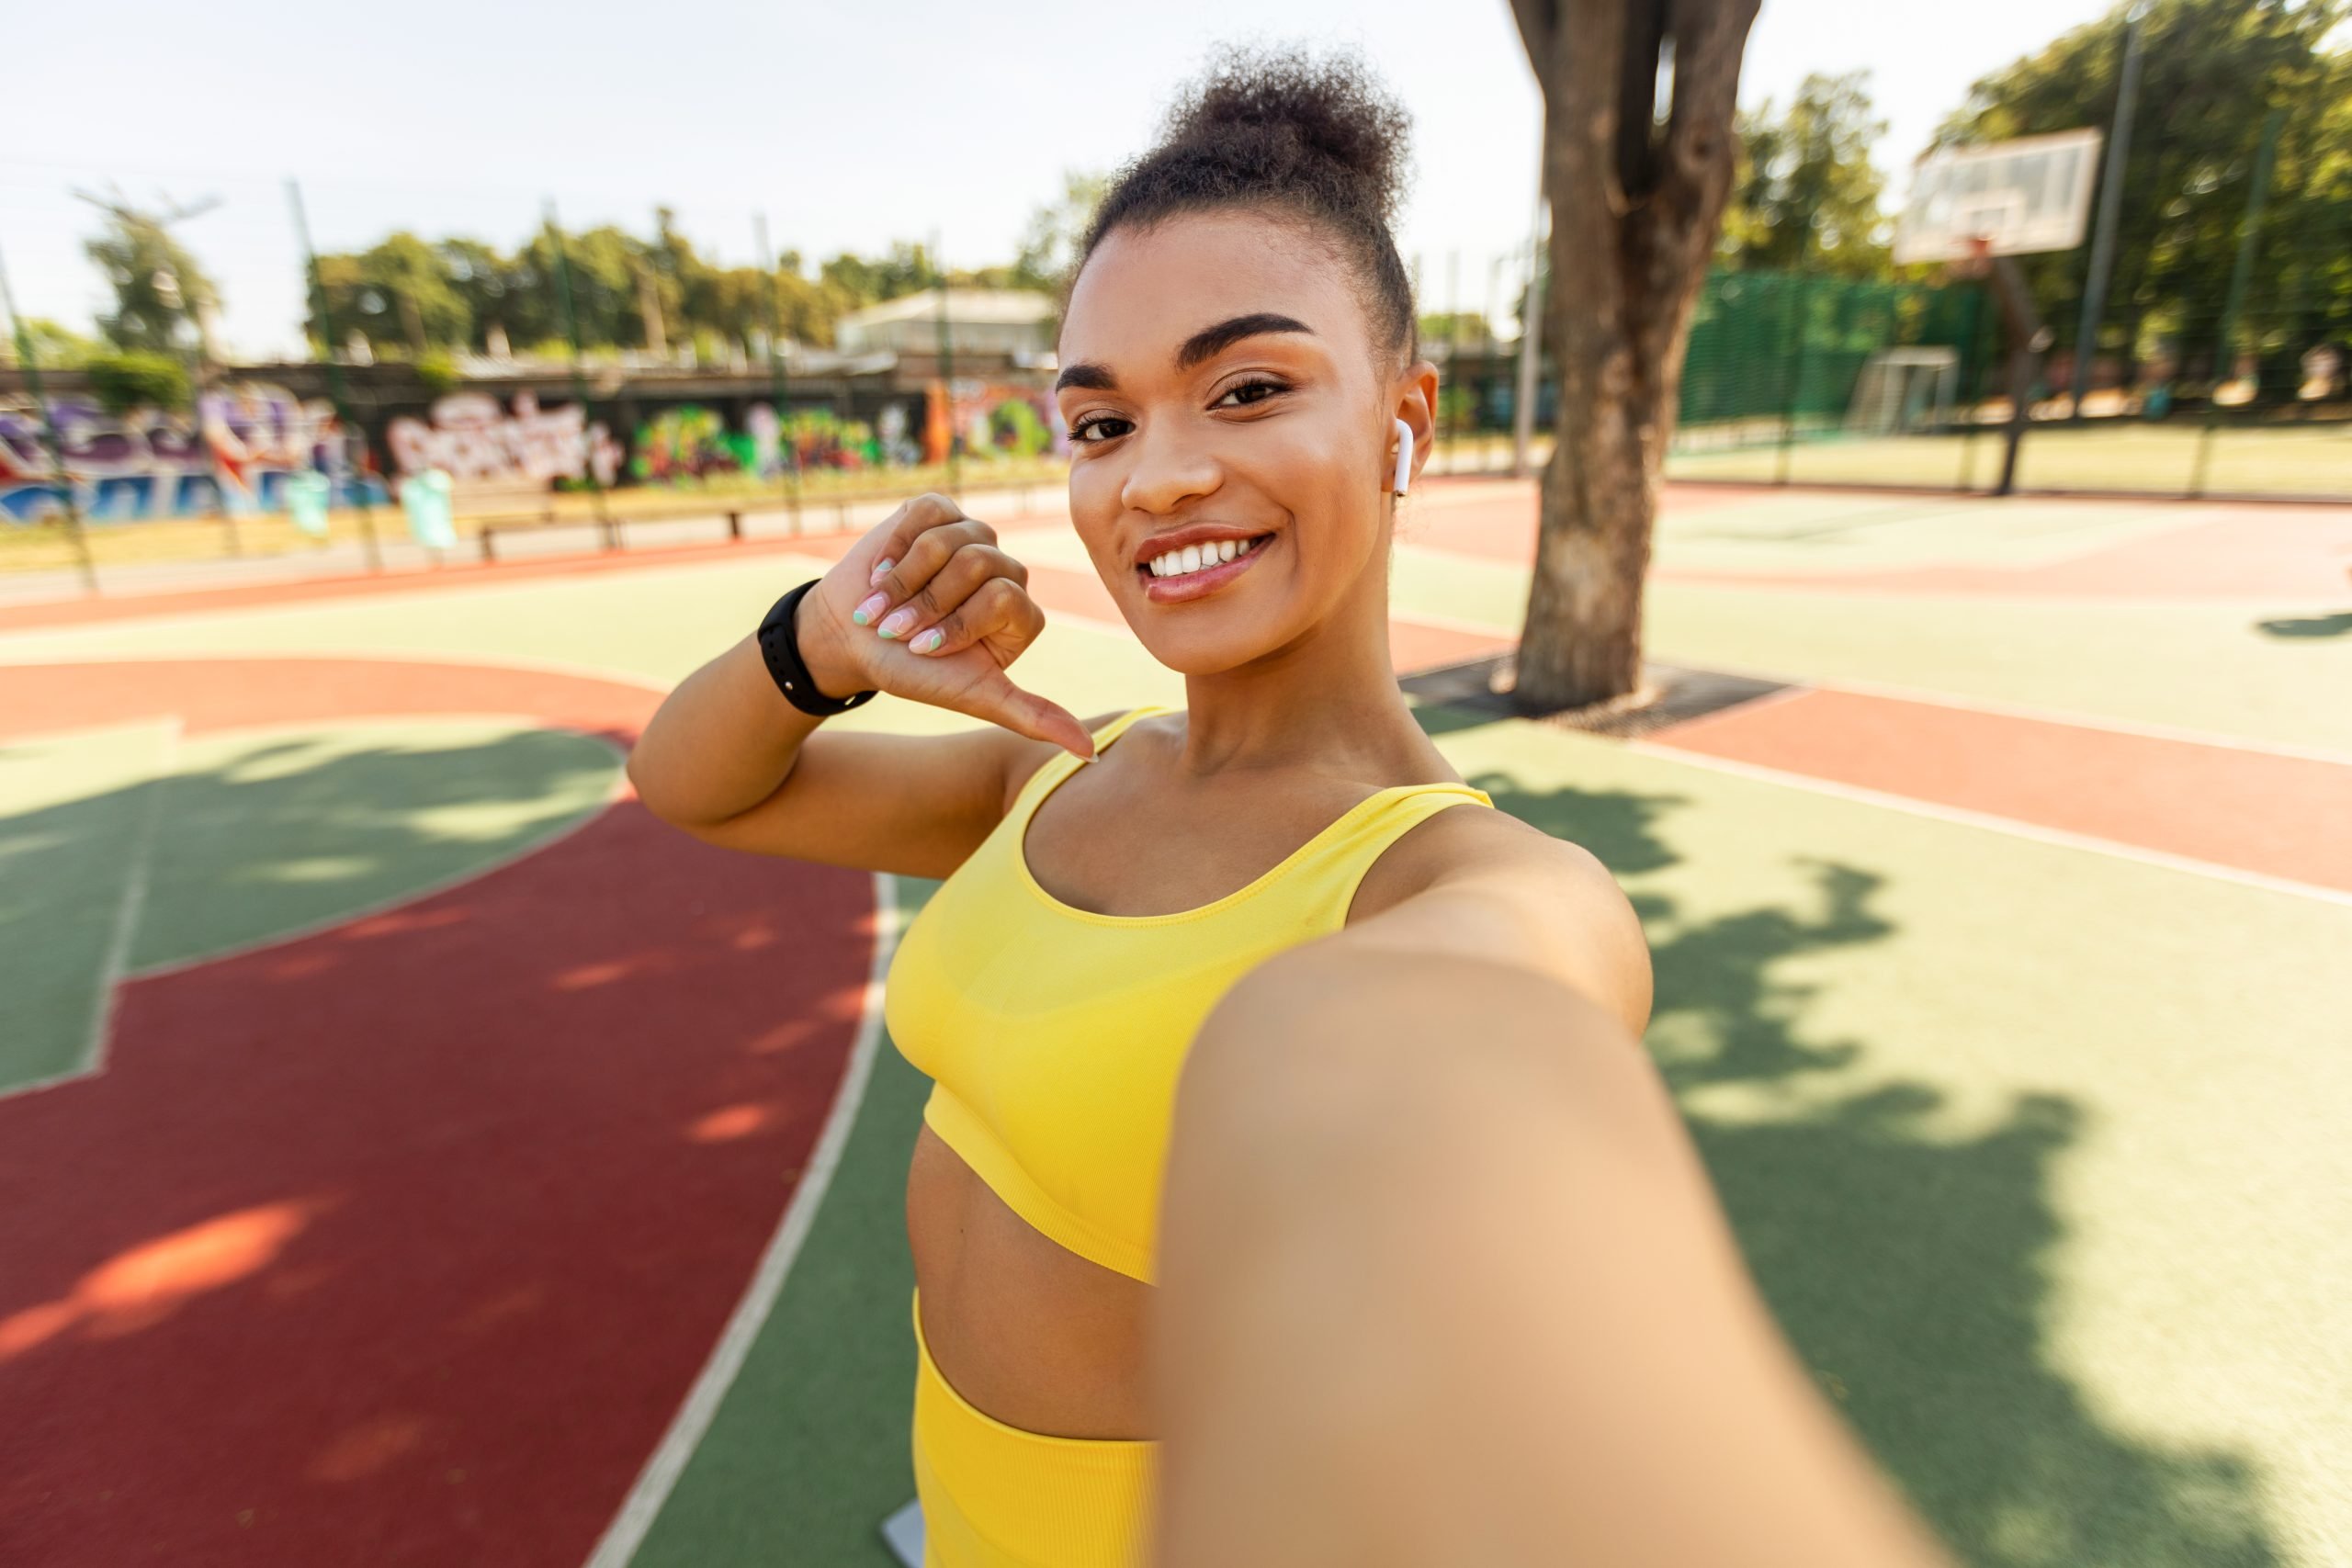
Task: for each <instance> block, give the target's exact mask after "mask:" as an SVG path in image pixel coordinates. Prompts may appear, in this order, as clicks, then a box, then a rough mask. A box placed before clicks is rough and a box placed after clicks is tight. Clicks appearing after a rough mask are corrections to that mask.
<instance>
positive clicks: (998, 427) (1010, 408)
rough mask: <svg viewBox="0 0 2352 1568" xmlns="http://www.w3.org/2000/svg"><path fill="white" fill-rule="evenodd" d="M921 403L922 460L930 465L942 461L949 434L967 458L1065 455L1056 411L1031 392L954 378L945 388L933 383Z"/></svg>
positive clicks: (1038, 393) (1066, 444) (1066, 439)
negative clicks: (923, 413) (923, 419)
mask: <svg viewBox="0 0 2352 1568" xmlns="http://www.w3.org/2000/svg"><path fill="white" fill-rule="evenodd" d="M925 401H926V403H927V404H928V408H927V411H926V412H928V414H929V418H928V420H927V421H926V422H925V424H924V428H923V456H924V457H925V459H926V460H928V461H930V462H933V463H937V462H942V461H944V460H945V458H946V457H947V447H948V441H949V438H950V436H951V434H952V435H953V436H955V437H956V438H957V440H958V442H959V445H960V446H961V448H962V451H963V455H964V456H965V457H980V458H988V457H1042V456H1043V455H1044V454H1046V453H1047V452H1059V453H1067V452H1068V451H1069V430H1068V429H1067V428H1066V427H1065V426H1064V425H1063V423H1062V417H1061V410H1060V408H1059V407H1058V406H1057V404H1056V403H1055V401H1054V400H1053V399H1052V398H1050V397H1048V396H1046V394H1045V393H1043V392H1041V391H1037V390H1035V389H1031V388H1027V387H1017V386H1009V385H1005V384H1003V383H1000V382H995V381H978V380H969V381H967V380H965V379H963V378H960V377H959V378H957V379H956V381H955V382H954V384H953V385H952V386H949V387H946V388H942V387H941V385H940V384H939V383H938V382H936V381H933V383H932V384H931V389H930V393H929V395H928V397H927V398H926V399H925Z"/></svg>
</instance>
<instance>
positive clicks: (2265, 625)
mask: <svg viewBox="0 0 2352 1568" xmlns="http://www.w3.org/2000/svg"><path fill="white" fill-rule="evenodd" d="M2254 625H2255V629H2256V630H2257V631H2259V632H2261V633H2263V634H2264V635H2265V636H2267V637H2352V610H2338V611H2336V612H2335V614H2334V615H2311V616H2305V617H2300V618H2298V617H2294V616H2285V617H2281V618H2280V619H2278V620H2275V621H2256V622H2255V624H2254Z"/></svg>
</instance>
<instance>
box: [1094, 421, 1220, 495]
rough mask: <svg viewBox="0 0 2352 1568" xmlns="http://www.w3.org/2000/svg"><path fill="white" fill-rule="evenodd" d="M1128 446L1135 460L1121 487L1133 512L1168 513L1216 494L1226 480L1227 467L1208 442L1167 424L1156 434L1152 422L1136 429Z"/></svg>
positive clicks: (1122, 493) (1120, 492) (1120, 490)
mask: <svg viewBox="0 0 2352 1568" xmlns="http://www.w3.org/2000/svg"><path fill="white" fill-rule="evenodd" d="M1128 449H1129V450H1130V451H1131V452H1133V453H1134V455H1135V460H1134V464H1133V466H1132V467H1130V468H1128V469H1127V474H1126V480H1125V483H1124V484H1122V485H1121V486H1120V487H1119V503H1120V504H1121V505H1122V506H1124V507H1125V508H1126V509H1127V510H1128V511H1130V512H1142V513H1152V514H1155V515H1160V516H1164V515H1166V514H1167V513H1171V512H1174V511H1175V510H1176V509H1177V508H1179V507H1181V506H1182V505H1183V504H1184V503H1185V502H1190V501H1197V500H1199V499H1200V498H1201V497H1203V496H1205V495H1213V494H1215V493H1216V489H1217V487H1218V486H1219V485H1221V484H1223V483H1224V482H1225V470H1224V469H1223V468H1222V467H1220V466H1219V464H1218V463H1217V461H1216V456H1215V455H1214V454H1213V453H1211V452H1210V451H1209V450H1208V448H1207V446H1205V445H1204V444H1203V443H1200V442H1198V441H1194V440H1190V439H1187V436H1186V433H1184V432H1182V431H1181V430H1170V429H1169V428H1168V427H1167V426H1166V425H1165V424H1162V426H1161V428H1160V430H1159V433H1158V434H1154V433H1153V431H1152V429H1151V427H1150V426H1149V425H1146V426H1145V427H1144V428H1143V429H1141V430H1138V431H1136V435H1135V439H1134V440H1133V441H1132V442H1131V443H1130V444H1129V448H1128Z"/></svg>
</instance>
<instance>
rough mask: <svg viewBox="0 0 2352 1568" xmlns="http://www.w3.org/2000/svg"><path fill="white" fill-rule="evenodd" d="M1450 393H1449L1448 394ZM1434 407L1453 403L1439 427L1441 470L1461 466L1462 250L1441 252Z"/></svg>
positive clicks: (1451, 470)
mask: <svg viewBox="0 0 2352 1568" xmlns="http://www.w3.org/2000/svg"><path fill="white" fill-rule="evenodd" d="M1449 393H1450V394H1452V395H1451V396H1449V395H1448V394H1449ZM1437 400H1438V406H1439V407H1440V408H1443V407H1445V406H1446V405H1447V404H1449V403H1450V404H1452V405H1453V413H1452V415H1451V417H1449V418H1448V419H1447V420H1446V421H1445V423H1443V424H1442V425H1440V426H1439V429H1440V430H1441V431H1442V432H1443V433H1444V435H1445V471H1446V472H1447V473H1449V474H1450V473H1453V472H1454V471H1455V470H1457V469H1458V468H1461V467H1462V253H1461V252H1460V251H1448V252H1446V253H1445V380H1444V381H1443V382H1442V384H1441V385H1440V387H1439V389H1438V395H1437Z"/></svg>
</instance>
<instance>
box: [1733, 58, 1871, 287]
mask: <svg viewBox="0 0 2352 1568" xmlns="http://www.w3.org/2000/svg"><path fill="white" fill-rule="evenodd" d="M1869 87H1870V73H1868V72H1866V71H1853V72H1849V73H1846V74H1845V75H1842V76H1822V75H1811V76H1807V77H1806V78H1805V79H1804V83H1803V84H1802V85H1800V86H1799V87H1798V88H1797V94H1796V97H1795V98H1794V100H1793V101H1792V102H1791V103H1790V105H1789V107H1787V109H1786V110H1781V109H1779V108H1778V107H1776V106H1775V105H1774V104H1773V103H1772V102H1771V101H1770V99H1767V100H1766V101H1765V103H1764V106H1763V107H1761V108H1758V109H1752V110H1744V111H1742V112H1741V114H1740V116H1739V118H1738V120H1737V121H1736V130H1738V133H1739V166H1738V172H1737V173H1736V175H1734V176H1733V180H1732V194H1731V203H1730V205H1729V206H1728V207H1727V208H1726V209H1724V232H1723V240H1722V242H1721V244H1720V245H1719V247H1718V251H1717V254H1718V255H1719V256H1720V257H1721V259H1722V260H1723V261H1724V263H1725V264H1726V265H1731V266H1734V267H1741V268H1747V267H1774V268H1779V269H1781V270H1785V271H1797V270H1806V271H1813V272H1830V273H1836V274H1839V275H1841V276H1849V277H1877V276H1885V275H1886V274H1888V273H1889V272H1890V271H1891V270H1892V263H1891V262H1890V261H1889V260H1888V253H1887V241H1886V233H1885V230H1886V218H1885V215H1884V213H1883V212H1882V211H1881V210H1880V207H1879V197H1880V195H1881V194H1882V192H1883V188H1884V186H1885V181H1884V180H1883V178H1882V177H1881V176H1880V175H1879V172H1878V169H1877V168H1876V166H1875V165H1873V164H1871V146H1872V145H1873V144H1874V143H1875V142H1876V141H1878V139H1879V138H1880V137H1881V136H1883V135H1884V134H1885V133H1886V121H1884V120H1883V119H1880V118H1877V117H1876V116H1875V115H1874V114H1872V112H1871V96H1870V90H1869Z"/></svg>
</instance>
